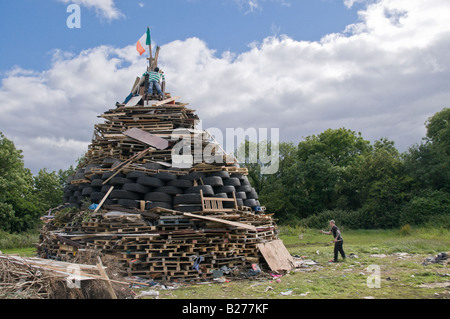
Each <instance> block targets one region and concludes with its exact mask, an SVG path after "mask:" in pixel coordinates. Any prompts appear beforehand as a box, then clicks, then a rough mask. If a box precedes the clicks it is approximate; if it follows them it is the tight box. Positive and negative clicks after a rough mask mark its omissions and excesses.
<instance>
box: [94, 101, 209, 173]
mask: <svg viewBox="0 0 450 319" xmlns="http://www.w3.org/2000/svg"><path fill="white" fill-rule="evenodd" d="M161 103H162V102H154V103H153V104H152V106H146V107H144V106H143V105H135V106H125V105H121V106H119V107H117V108H115V109H110V110H108V111H106V112H105V113H104V114H102V115H100V116H99V117H101V118H104V119H105V122H104V123H100V124H96V125H95V129H94V137H93V139H92V143H91V145H90V146H89V149H88V152H87V153H86V155H85V159H86V162H87V163H89V164H101V163H102V162H103V160H105V159H107V158H111V157H112V158H116V159H119V160H127V159H128V158H130V157H131V156H133V155H135V154H137V153H139V152H141V151H143V150H144V149H145V148H147V147H148V146H146V145H144V144H142V143H140V142H139V141H136V140H135V139H132V138H130V137H129V136H126V135H124V134H123V133H124V132H125V131H127V130H130V129H133V128H134V129H140V130H142V131H145V132H148V133H150V134H152V135H154V136H157V137H161V138H164V139H166V140H170V139H171V135H172V132H173V131H174V130H176V129H181V128H183V129H190V130H191V131H192V134H194V132H195V131H194V130H193V129H194V127H195V125H196V123H197V122H198V121H199V118H198V116H197V115H196V114H195V113H194V110H191V109H188V108H187V107H186V105H187V104H186V103H178V102H177V103H175V102H172V103H173V104H163V105H159V104H161ZM153 105H155V106H153ZM186 132H188V131H186ZM206 142H207V141H204V143H205V145H206ZM152 161H163V162H167V163H170V162H171V148H170V147H169V148H167V149H156V148H155V149H153V150H152V151H151V152H150V153H149V154H147V155H146V156H145V157H143V158H142V159H141V161H140V162H144V163H145V162H152Z"/></svg>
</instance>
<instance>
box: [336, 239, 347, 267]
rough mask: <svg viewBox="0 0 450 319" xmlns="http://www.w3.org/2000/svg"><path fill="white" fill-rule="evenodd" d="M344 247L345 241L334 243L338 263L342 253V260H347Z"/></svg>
mask: <svg viewBox="0 0 450 319" xmlns="http://www.w3.org/2000/svg"><path fill="white" fill-rule="evenodd" d="M343 245H344V241H343V240H341V241H337V242H335V243H334V261H335V262H337V261H338V254H339V253H340V254H341V256H342V258H343V259H345V252H344V248H343V247H342V246H343Z"/></svg>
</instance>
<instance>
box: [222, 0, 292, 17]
mask: <svg viewBox="0 0 450 319" xmlns="http://www.w3.org/2000/svg"><path fill="white" fill-rule="evenodd" d="M231 1H232V2H234V3H235V4H236V5H237V6H238V7H239V9H241V10H243V11H245V14H248V13H252V12H255V11H257V10H262V7H263V3H264V2H277V3H279V4H281V5H282V6H286V7H290V6H291V4H290V2H288V1H286V0H231Z"/></svg>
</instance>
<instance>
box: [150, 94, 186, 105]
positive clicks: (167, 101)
mask: <svg viewBox="0 0 450 319" xmlns="http://www.w3.org/2000/svg"><path fill="white" fill-rule="evenodd" d="M179 98H181V96H174V97H172V98H170V99H165V100H162V101H159V102H156V103H154V104H153V106H160V105H164V104H166V103H170V102H173V101H176V100H178V99H179Z"/></svg>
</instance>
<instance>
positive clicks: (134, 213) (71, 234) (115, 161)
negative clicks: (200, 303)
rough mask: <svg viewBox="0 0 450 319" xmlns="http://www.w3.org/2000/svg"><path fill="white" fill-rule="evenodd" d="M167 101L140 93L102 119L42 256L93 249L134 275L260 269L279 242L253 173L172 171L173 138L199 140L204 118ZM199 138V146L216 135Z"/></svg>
mask: <svg viewBox="0 0 450 319" xmlns="http://www.w3.org/2000/svg"><path fill="white" fill-rule="evenodd" d="M139 92H141V93H142V88H141V90H140V91H139ZM144 93H145V92H144ZM165 97H166V99H165V100H163V101H156V100H149V97H148V96H146V95H145V94H143V95H139V96H135V97H133V98H132V99H131V100H130V101H129V102H128V103H123V104H118V105H116V106H117V107H116V108H114V109H110V110H108V111H107V112H105V113H104V114H103V115H101V116H100V117H102V118H104V119H105V122H104V123H101V124H97V125H95V131H94V136H93V139H92V143H91V145H90V146H89V148H88V151H87V153H86V155H85V159H84V162H83V163H82V164H81V165H80V166H79V167H78V170H77V172H76V173H75V174H74V176H72V177H70V178H69V180H68V185H67V186H66V188H65V191H64V198H63V199H64V203H65V205H64V207H60V208H59V209H55V210H53V211H52V213H51V214H49V215H48V216H45V217H44V218H43V219H44V221H45V225H44V227H43V228H42V231H41V236H40V242H39V244H38V252H39V255H40V257H41V258H50V259H56V260H61V261H67V262H70V261H71V260H73V259H74V258H77V257H80V256H81V255H83V254H85V253H87V252H92V251H96V252H98V253H100V254H104V255H112V256H115V257H116V258H117V260H120V261H121V263H122V265H123V267H124V270H125V272H126V273H127V275H129V276H140V277H144V278H153V279H164V280H173V279H184V280H188V279H189V280H190V279H198V278H208V277H211V276H212V274H213V272H214V271H225V272H228V271H232V270H236V269H239V268H242V267H248V266H249V265H251V264H253V263H259V261H260V260H261V254H260V251H259V250H258V246H259V245H261V244H264V243H267V242H271V241H274V240H276V239H277V228H276V225H275V223H274V220H273V219H272V214H268V213H266V211H265V207H261V205H260V202H259V200H258V194H257V192H256V191H255V189H254V188H253V187H252V186H251V184H250V182H249V180H248V177H247V174H248V171H247V169H245V168H240V167H239V165H238V164H237V163H236V161H233V162H232V163H212V164H206V163H204V162H203V163H200V164H197V165H194V166H193V167H191V168H176V167H174V166H173V165H172V148H173V147H174V142H173V141H172V140H171V135H172V132H173V131H174V130H176V129H180V128H182V129H184V130H185V134H190V135H192V136H193V135H195V134H197V135H198V134H199V132H198V131H197V130H196V128H195V125H196V123H197V121H198V117H197V115H196V114H195V112H194V111H193V110H191V109H188V108H187V107H186V105H187V104H185V103H179V102H175V100H176V99H177V98H171V97H170V95H168V94H167V95H166V96H165ZM200 133H201V134H202V136H204V137H202V139H201V140H200V141H201V146H202V148H201V149H200V150H202V149H203V148H204V147H205V146H206V145H207V144H208V143H211V136H210V135H209V134H207V132H204V131H201V132H200ZM193 140H194V139H193ZM193 143H194V142H193ZM190 146H191V148H190V149H191V150H192V151H191V152H192V155H193V156H195V155H198V154H195V152H196V150H195V147H193V145H190ZM218 155H219V156H221V157H222V158H225V155H226V154H223V153H220V152H218ZM86 204H87V205H86ZM90 204H96V205H93V206H90V207H89V208H88V206H89V205H90Z"/></svg>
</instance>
